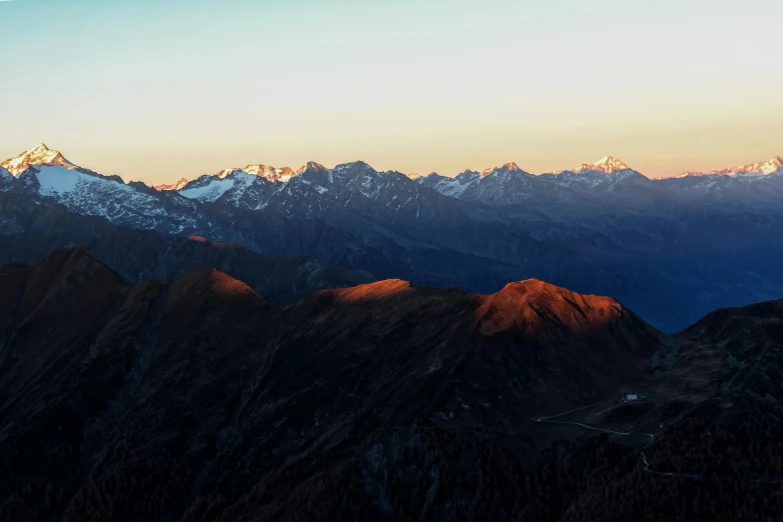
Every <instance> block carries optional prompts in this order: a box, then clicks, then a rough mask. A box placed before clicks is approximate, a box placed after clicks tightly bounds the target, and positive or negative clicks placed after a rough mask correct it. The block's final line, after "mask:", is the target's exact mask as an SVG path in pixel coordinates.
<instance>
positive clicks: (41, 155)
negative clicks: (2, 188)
mask: <svg viewBox="0 0 783 522" xmlns="http://www.w3.org/2000/svg"><path fill="white" fill-rule="evenodd" d="M31 165H62V166H63V167H66V168H68V169H75V168H78V167H77V166H76V165H74V164H73V163H71V162H70V161H68V160H67V159H65V158H64V157H63V155H62V154H61V153H60V152H59V151H56V150H53V149H50V148H49V147H47V146H46V145H44V144H43V143H41V144H39V145H36V146H35V147H33V148H32V149H29V150H26V151H24V152H23V153H21V154H19V155H18V156H16V157H14V158H10V159H7V160H5V161H4V162H3V163H0V167H3V168H5V169H6V170H8V172H10V173H11V174H13V175H14V176H16V175H18V174H21V173H22V172H24V171H25V170H27V169H28V168H29V167H30V166H31Z"/></svg>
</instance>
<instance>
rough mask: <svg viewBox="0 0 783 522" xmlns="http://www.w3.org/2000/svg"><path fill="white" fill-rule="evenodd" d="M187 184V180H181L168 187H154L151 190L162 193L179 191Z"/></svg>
mask: <svg viewBox="0 0 783 522" xmlns="http://www.w3.org/2000/svg"><path fill="white" fill-rule="evenodd" d="M188 183H189V180H188V179H187V178H181V179H180V180H179V181H177V182H176V183H170V184H168V185H155V186H154V187H152V188H154V189H155V190H158V191H161V192H163V191H165V190H180V189H181V188H183V187H184V186H185V185H187V184H188Z"/></svg>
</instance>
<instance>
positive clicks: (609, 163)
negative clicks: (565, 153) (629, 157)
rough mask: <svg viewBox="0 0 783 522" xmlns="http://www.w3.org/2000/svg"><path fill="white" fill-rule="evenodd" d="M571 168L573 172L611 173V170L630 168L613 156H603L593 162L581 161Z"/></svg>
mask: <svg viewBox="0 0 783 522" xmlns="http://www.w3.org/2000/svg"><path fill="white" fill-rule="evenodd" d="M571 170H572V171H573V172H605V173H606V174H611V173H612V172H618V171H623V170H632V169H631V167H629V166H628V165H626V164H625V163H623V162H622V161H620V160H619V159H617V158H615V157H613V156H604V157H603V158H601V159H600V160H598V161H596V162H595V163H582V164H581V165H579V166H578V167H575V168H573V169H571Z"/></svg>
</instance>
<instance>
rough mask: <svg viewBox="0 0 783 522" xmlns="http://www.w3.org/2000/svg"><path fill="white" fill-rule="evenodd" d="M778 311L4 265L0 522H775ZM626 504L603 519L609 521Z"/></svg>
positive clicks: (552, 291)
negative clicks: (683, 316) (655, 316)
mask: <svg viewBox="0 0 783 522" xmlns="http://www.w3.org/2000/svg"><path fill="white" fill-rule="evenodd" d="M781 317H783V301H771V302H765V303H759V304H755V305H752V306H748V307H745V308H735V309H723V310H719V311H716V312H713V313H712V314H709V315H707V316H706V317H704V318H702V319H701V320H700V321H698V322H697V323H696V324H694V325H692V326H691V327H690V328H688V329H686V330H684V331H683V332H681V333H679V334H677V335H668V334H663V333H661V332H659V331H657V330H655V329H654V328H652V327H651V326H649V325H648V324H646V323H645V322H644V321H642V320H641V319H640V318H639V317H638V316H637V315H636V314H634V313H633V312H632V311H631V310H629V309H628V308H626V307H625V306H623V305H622V304H621V303H619V302H618V301H616V300H615V299H613V298H610V297H603V296H596V295H585V294H580V293H576V292H573V291H570V290H567V289H565V288H561V287H558V286H555V285H552V284H550V283H546V282H544V281H541V280H536V279H529V280H523V281H516V282H511V283H509V284H507V285H505V286H504V287H503V288H502V289H500V290H499V291H497V292H495V293H493V294H490V295H483V294H477V293H472V292H467V291H464V290H460V289H456V288H450V289H437V288H431V287H421V286H417V285H412V284H411V283H409V282H407V281H403V280H399V279H391V280H384V281H378V282H374V283H368V284H362V285H358V286H353V287H350V288H342V289H329V290H322V291H319V292H316V293H313V294H311V295H309V296H307V297H305V298H303V299H301V300H298V301H296V302H295V303H292V304H290V305H288V306H286V307H282V308H281V307H277V306H275V305H272V304H270V303H269V302H268V301H267V300H266V299H265V298H264V297H263V296H261V295H259V294H258V293H256V292H254V291H253V290H252V289H251V288H250V287H249V286H248V285H247V284H245V283H243V282H241V281H238V280H236V279H234V278H232V277H230V276H228V275H226V274H224V273H222V272H220V271H217V270H197V271H194V272H189V273H186V274H184V275H182V276H180V277H178V278H176V279H175V280H174V281H173V282H172V283H171V284H170V285H163V284H160V283H157V282H155V281H149V280H148V281H144V282H140V283H137V284H131V283H129V282H128V281H127V280H126V279H125V278H123V277H122V276H121V275H120V274H118V273H117V272H115V271H114V270H112V269H110V268H109V267H107V266H106V265H105V264H103V263H102V262H101V261H100V260H98V259H97V258H95V257H94V256H93V255H91V254H90V253H88V252H87V251H86V250H85V249H83V248H72V249H67V250H60V251H57V252H54V253H53V254H52V255H50V256H49V257H47V258H46V259H45V260H44V261H43V262H40V263H36V264H19V263H15V264H6V265H2V266H0V419H1V420H2V422H0V454H2V455H3V458H2V459H0V519H2V520H60V521H63V522H71V521H86V520H149V521H164V520H165V521H188V522H195V521H236V520H246V521H266V520H270V521H271V520H290V521H299V520H302V521H304V520H344V521H353V520H357V521H358V520H384V521H385V520H390V521H391V520H394V521H399V520H402V521H409V520H430V519H435V520H446V521H463V520H465V521H467V520H525V521H536V522H539V521H540V522H543V521H558V522H577V521H594V520H604V521H609V522H619V521H627V520H656V521H659V522H668V521H674V520H686V519H687V520H705V521H706V520H710V521H729V520H732V521H733V520H774V519H775V518H776V517H777V515H778V514H779V513H780V512H781V509H783V461H782V460H781V458H780V455H781V450H783V439H781V438H780V437H779V434H780V430H781V428H783V426H781V417H780V413H781V404H780V402H779V400H780V398H781V391H782V390H781V383H783V373H781V370H783V365H781V362H782V361H783V359H781V354H780V349H779V348H780V346H781V345H782V344H783V320H782V319H781ZM609 500H611V501H609Z"/></svg>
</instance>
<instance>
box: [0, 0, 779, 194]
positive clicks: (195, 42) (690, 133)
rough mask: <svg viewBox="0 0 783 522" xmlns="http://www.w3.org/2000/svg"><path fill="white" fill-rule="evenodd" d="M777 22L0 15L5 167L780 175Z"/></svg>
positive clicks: (204, 4) (614, 12)
mask: <svg viewBox="0 0 783 522" xmlns="http://www.w3.org/2000/svg"><path fill="white" fill-rule="evenodd" d="M781 20H783V2H780V0H743V1H741V2H738V1H736V0H731V1H725V0H709V1H701V0H698V1H697V0H677V1H673V0H657V1H655V2H653V1H649V0H470V1H468V0H448V1H444V0H418V1H414V0H383V1H375V0H219V1H217V0H209V1H202V0H154V1H152V0H126V1H115V0H13V1H0V28H1V29H0V70H1V71H3V74H2V80H0V117H1V118H2V120H0V158H3V159H4V158H7V157H11V156H14V155H16V154H18V153H20V152H21V151H23V150H25V149H28V148H31V147H33V146H34V145H36V144H38V143H40V142H44V143H46V144H47V145H48V146H49V147H51V148H56V149H58V150H60V151H62V152H63V154H64V155H65V156H66V157H67V158H68V159H70V160H71V161H73V162H74V163H77V164H79V165H82V166H84V167H88V168H91V169H92V170H95V171H98V172H101V173H104V174H119V175H121V176H123V178H125V179H126V180H143V181H147V182H151V183H160V182H166V181H172V180H176V179H179V178H181V177H188V178H190V177H195V176H198V175H200V174H204V173H214V172H217V171H219V170H221V169H223V168H228V167H242V166H244V165H247V164H251V163H263V164H267V165H273V166H278V167H280V166H286V165H287V166H291V167H293V168H296V167H298V166H300V165H302V164H304V163H305V162H307V161H310V160H313V161H318V162H319V163H323V164H324V165H327V166H333V165H335V164H338V163H344V162H348V161H355V160H359V159H361V160H364V161H367V162H368V163H370V164H371V165H372V166H374V167H375V168H376V169H378V170H387V169H394V170H399V171H402V172H406V173H420V174H426V173H429V172H432V171H436V172H439V173H441V174H444V175H455V174H457V173H458V172H461V171H463V170H465V169H468V168H469V169H473V170H483V169H484V168H487V167H491V166H494V165H500V164H503V163H505V162H509V161H513V162H516V163H517V164H519V166H520V167H521V168H523V169H525V170H527V171H528V172H532V173H540V172H549V171H555V170H561V169H565V168H569V167H573V166H575V165H578V164H580V163H583V162H592V161H596V160H598V159H599V158H601V157H603V156H606V155H613V156H615V157H617V158H619V159H621V160H623V161H624V162H625V163H628V164H629V165H630V166H631V167H633V168H635V169H636V170H639V171H640V172H642V173H644V174H647V175H648V176H665V175H673V174H677V173H679V172H682V171H688V170H691V171H697V170H702V171H705V170H712V169H718V168H724V167H729V166H734V165H739V164H746V163H751V162H756V161H765V160H768V159H769V158H771V157H773V156H775V155H783V94H781V93H783V40H781V37H780V27H779V24H780V22H781Z"/></svg>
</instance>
